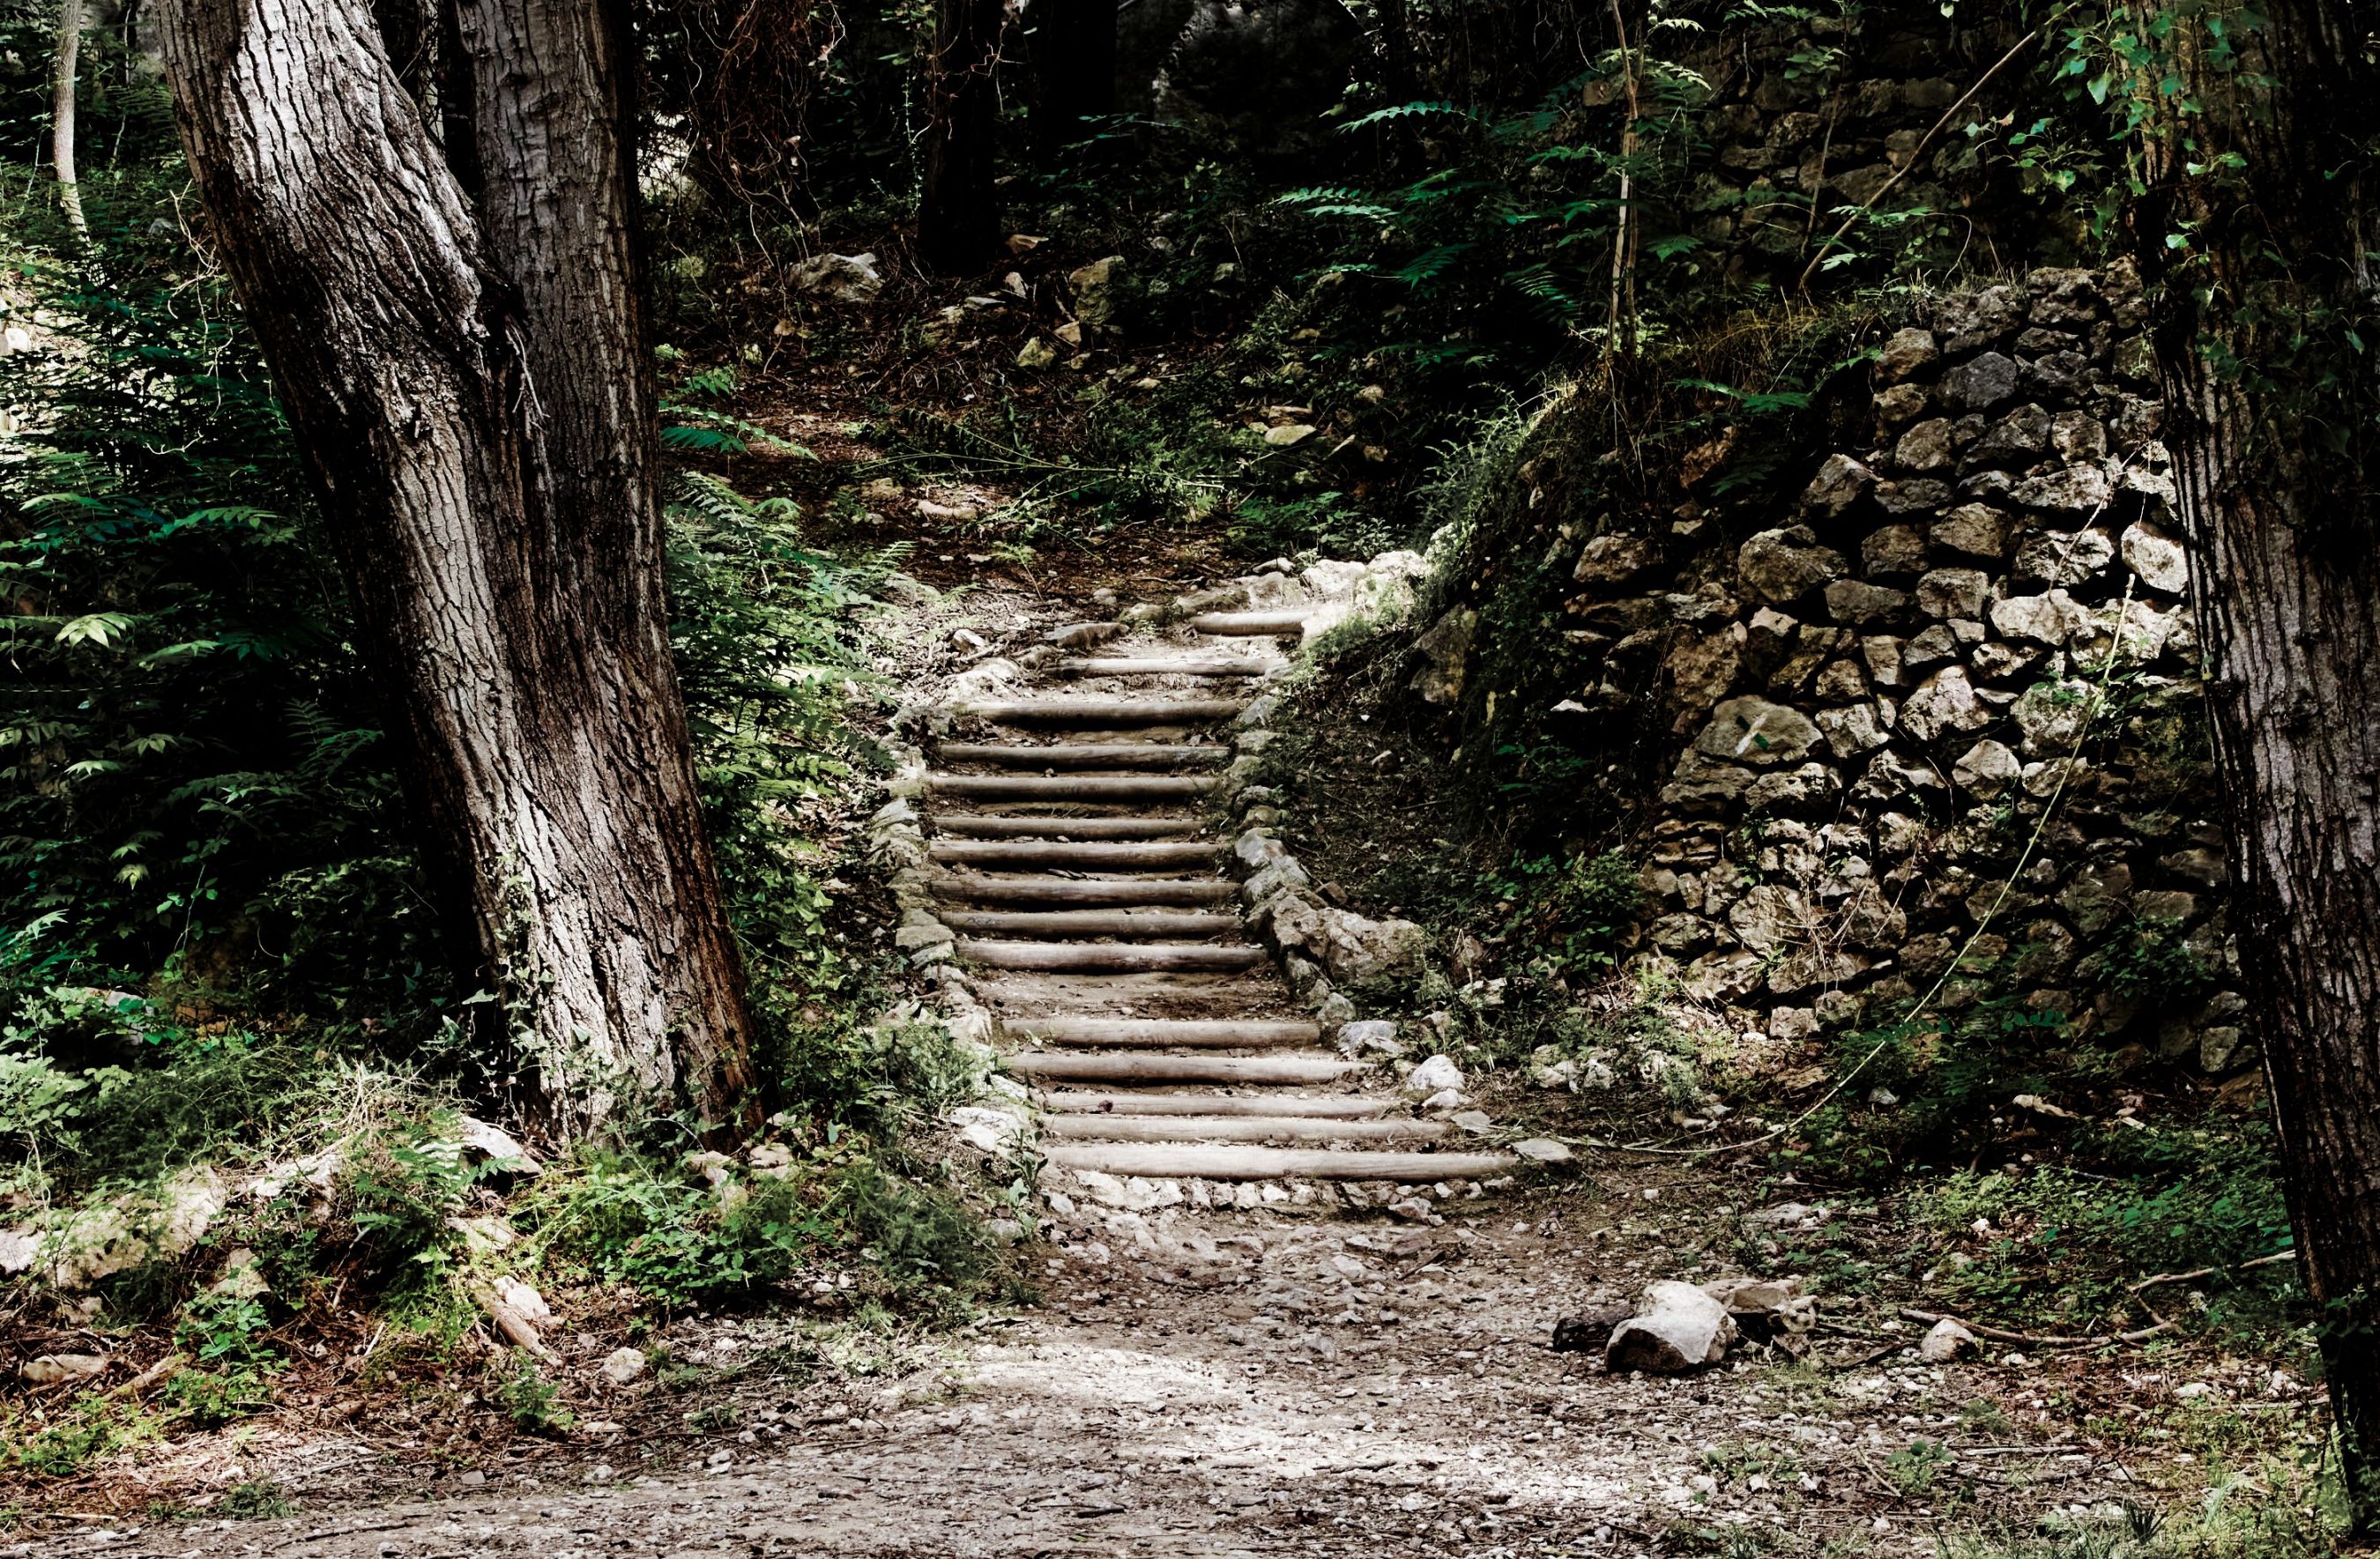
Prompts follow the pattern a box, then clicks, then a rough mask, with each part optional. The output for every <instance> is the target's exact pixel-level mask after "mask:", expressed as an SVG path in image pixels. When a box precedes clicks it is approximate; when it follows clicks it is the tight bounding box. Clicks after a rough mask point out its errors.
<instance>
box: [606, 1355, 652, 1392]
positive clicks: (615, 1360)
mask: <svg viewBox="0 0 2380 1559" xmlns="http://www.w3.org/2000/svg"><path fill="white" fill-rule="evenodd" d="M597 1368H598V1371H599V1372H600V1373H601V1375H602V1377H603V1378H604V1379H605V1380H607V1381H609V1382H611V1383H612V1384H613V1385H633V1384H636V1383H637V1381H640V1380H642V1379H643V1378H644V1377H645V1374H646V1372H648V1371H650V1369H651V1368H652V1360H650V1359H648V1358H646V1357H645V1350H644V1349H643V1348H613V1350H612V1351H611V1352H609V1353H607V1354H605V1355H604V1356H603V1362H602V1363H601V1365H599V1366H598V1367H597Z"/></svg>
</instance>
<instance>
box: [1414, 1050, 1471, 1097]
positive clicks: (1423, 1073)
mask: <svg viewBox="0 0 2380 1559" xmlns="http://www.w3.org/2000/svg"><path fill="white" fill-rule="evenodd" d="M1462 1086H1463V1069H1462V1068H1461V1067H1459V1066H1457V1065H1455V1062H1454V1057H1451V1056H1446V1055H1438V1056H1432V1057H1429V1058H1428V1059H1427V1060H1426V1061H1424V1062H1422V1063H1421V1064H1420V1065H1419V1066H1416V1067H1415V1068H1414V1070H1411V1071H1409V1072H1407V1073H1406V1074H1405V1078H1404V1083H1403V1087H1404V1091H1405V1093H1406V1094H1409V1095H1411V1096H1413V1097H1415V1098H1426V1097H1428V1096H1429V1095H1431V1094H1439V1093H1443V1092H1444V1091H1446V1090H1447V1089H1450V1088H1452V1089H1460V1088H1461V1087H1462Z"/></svg>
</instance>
